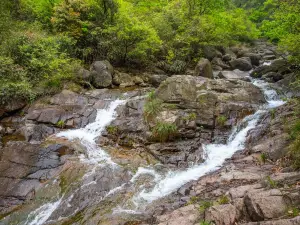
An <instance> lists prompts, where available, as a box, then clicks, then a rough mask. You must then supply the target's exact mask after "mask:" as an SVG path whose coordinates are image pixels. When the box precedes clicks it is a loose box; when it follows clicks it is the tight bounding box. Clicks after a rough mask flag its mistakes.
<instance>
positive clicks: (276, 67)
mask: <svg viewBox="0 0 300 225" xmlns="http://www.w3.org/2000/svg"><path fill="white" fill-rule="evenodd" d="M288 71H289V68H288V63H287V61H286V60H283V59H278V60H274V61H273V62H272V63H271V65H263V66H259V67H257V68H256V69H255V70H253V71H252V72H251V74H250V75H251V76H252V77H255V78H261V77H262V76H263V75H265V74H267V73H269V72H276V73H277V72H278V73H287V72H288Z"/></svg>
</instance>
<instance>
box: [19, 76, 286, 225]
mask: <svg viewBox="0 0 300 225" xmlns="http://www.w3.org/2000/svg"><path fill="white" fill-rule="evenodd" d="M252 83H253V84H254V85H256V86H258V87H259V88H261V89H262V90H263V92H264V94H265V98H266V100H267V104H265V105H263V106H261V108H260V109H259V110H258V111H257V112H256V113H255V114H253V115H250V116H247V117H246V118H244V119H243V120H242V121H241V122H240V123H239V124H238V125H237V126H236V127H235V128H234V129H233V130H232V133H231V135H230V137H229V139H228V141H227V144H209V145H204V146H203V149H204V150H205V151H204V158H205V162H204V163H201V164H198V165H194V166H191V167H190V168H188V169H186V170H178V171H164V172H162V171H158V170H157V169H156V167H148V168H144V167H140V168H139V169H138V170H137V171H136V173H135V174H133V175H132V177H131V179H130V180H129V181H128V182H126V183H123V184H120V185H116V186H115V187H114V188H112V189H111V190H109V191H108V192H107V193H106V194H105V195H104V196H103V197H101V199H102V200H103V199H105V198H108V197H109V196H112V195H114V194H115V193H117V192H119V191H121V190H122V189H123V188H124V187H125V186H127V187H128V186H131V187H133V186H134V189H133V190H134V192H135V193H134V194H133V195H132V196H131V197H130V198H128V199H126V200H124V202H126V203H124V202H123V203H124V204H122V205H120V206H117V207H115V208H114V210H113V212H114V213H129V214H130V213H132V214H136V213H139V212H141V211H142V210H143V209H144V208H145V207H146V206H147V205H149V204H151V202H153V201H155V200H158V199H160V198H162V197H165V196H167V195H169V194H171V193H173V192H174V191H176V190H178V189H179V188H180V187H181V186H183V185H184V184H186V183H188V182H190V181H192V180H197V179H199V178H200V177H201V176H203V175H205V174H207V173H209V172H212V171H215V170H217V169H218V168H220V167H221V166H222V164H223V163H224V162H225V160H226V159H227V158H230V157H231V156H232V155H233V154H234V153H235V152H236V151H239V150H242V149H243V148H244V144H245V140H246V137H247V133H248V131H249V130H251V129H253V128H254V127H255V126H256V125H257V123H258V121H259V118H260V117H261V115H262V114H264V113H265V112H266V111H268V110H270V109H271V108H275V107H278V106H280V105H282V104H284V102H283V101H282V100H280V98H279V96H278V95H277V93H276V91H274V90H272V89H271V88H269V86H268V84H267V83H265V82H263V81H261V80H252ZM124 103H125V101H124V100H115V101H112V102H111V103H110V105H109V106H108V107H107V108H106V109H103V110H99V111H98V114H97V118H96V121H95V122H94V123H91V124H89V125H87V126H86V127H85V128H82V129H77V130H68V131H64V132H61V133H59V134H57V137H64V138H67V139H68V140H69V141H73V140H74V139H79V140H80V141H81V144H82V145H84V146H85V148H86V150H87V152H86V154H85V155H82V156H81V160H82V162H83V163H87V164H89V165H92V167H91V168H93V169H91V170H90V171H89V174H86V175H85V176H84V177H89V176H90V175H91V174H93V173H95V171H96V170H97V168H98V167H99V165H101V166H102V167H103V166H104V167H106V168H108V167H109V168H114V169H113V170H112V172H114V171H118V168H119V166H118V165H117V164H116V163H114V162H113V160H112V159H111V157H110V156H109V154H108V153H106V152H105V151H104V150H103V149H101V148H100V147H98V146H97V144H96V142H95V140H96V138H97V137H98V136H99V134H100V133H101V132H103V131H104V129H105V127H106V126H107V125H109V124H110V123H111V122H112V121H113V120H114V118H115V116H116V112H115V109H116V108H117V107H118V106H119V105H121V104H124ZM143 176H148V177H150V180H151V182H150V185H149V184H147V185H145V183H143V182H141V179H140V178H141V177H143ZM83 179H84V178H83ZM93 182H96V181H93V180H92V181H91V183H88V184H87V185H93ZM96 183H97V182H96ZM81 188H83V187H81ZM93 194H94V195H97V192H95V193H93ZM71 197H72V198H73V197H74V193H73V194H72V195H71ZM71 197H70V195H69V197H68V198H69V199H70V198H71ZM63 198H64V196H61V197H60V198H58V199H57V200H56V201H54V202H52V203H51V202H50V203H49V202H48V203H46V204H44V205H42V206H40V207H39V208H37V209H36V210H34V211H33V212H32V213H30V214H29V215H28V218H27V221H26V222H24V223H22V224H26V225H42V224H45V222H46V221H48V219H50V217H51V214H52V213H53V212H54V211H55V210H56V209H58V208H59V206H60V205H61V204H62V202H63V200H62V199H63ZM66 198H67V197H66ZM74 198H75V197H74ZM66 201H67V200H64V202H66ZM70 201H71V200H70ZM70 201H69V200H68V201H67V202H70ZM68 204H69V203H68ZM68 207H69V206H68ZM75 208H76V207H75Z"/></svg>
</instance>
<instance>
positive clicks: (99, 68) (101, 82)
mask: <svg viewBox="0 0 300 225" xmlns="http://www.w3.org/2000/svg"><path fill="white" fill-rule="evenodd" d="M90 71H91V83H92V85H93V86H94V87H95V88H105V87H109V86H111V85H112V76H113V73H114V69H113V67H112V65H111V64H110V63H109V62H108V61H106V60H105V61H96V62H94V63H93V64H92V65H91V68H90Z"/></svg>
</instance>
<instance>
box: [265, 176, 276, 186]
mask: <svg viewBox="0 0 300 225" xmlns="http://www.w3.org/2000/svg"><path fill="white" fill-rule="evenodd" d="M266 181H267V182H268V186H269V187H270V188H277V187H278V183H277V182H276V181H275V180H273V179H272V178H271V177H270V176H267V177H266Z"/></svg>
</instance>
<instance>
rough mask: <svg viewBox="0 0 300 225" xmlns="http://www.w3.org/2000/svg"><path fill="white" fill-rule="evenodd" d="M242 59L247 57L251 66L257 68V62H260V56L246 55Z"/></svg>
mask: <svg viewBox="0 0 300 225" xmlns="http://www.w3.org/2000/svg"><path fill="white" fill-rule="evenodd" d="M244 57H249V58H250V60H251V63H252V65H254V66H259V62H260V60H261V56H260V55H259V54H255V53H246V54H245V55H244Z"/></svg>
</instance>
